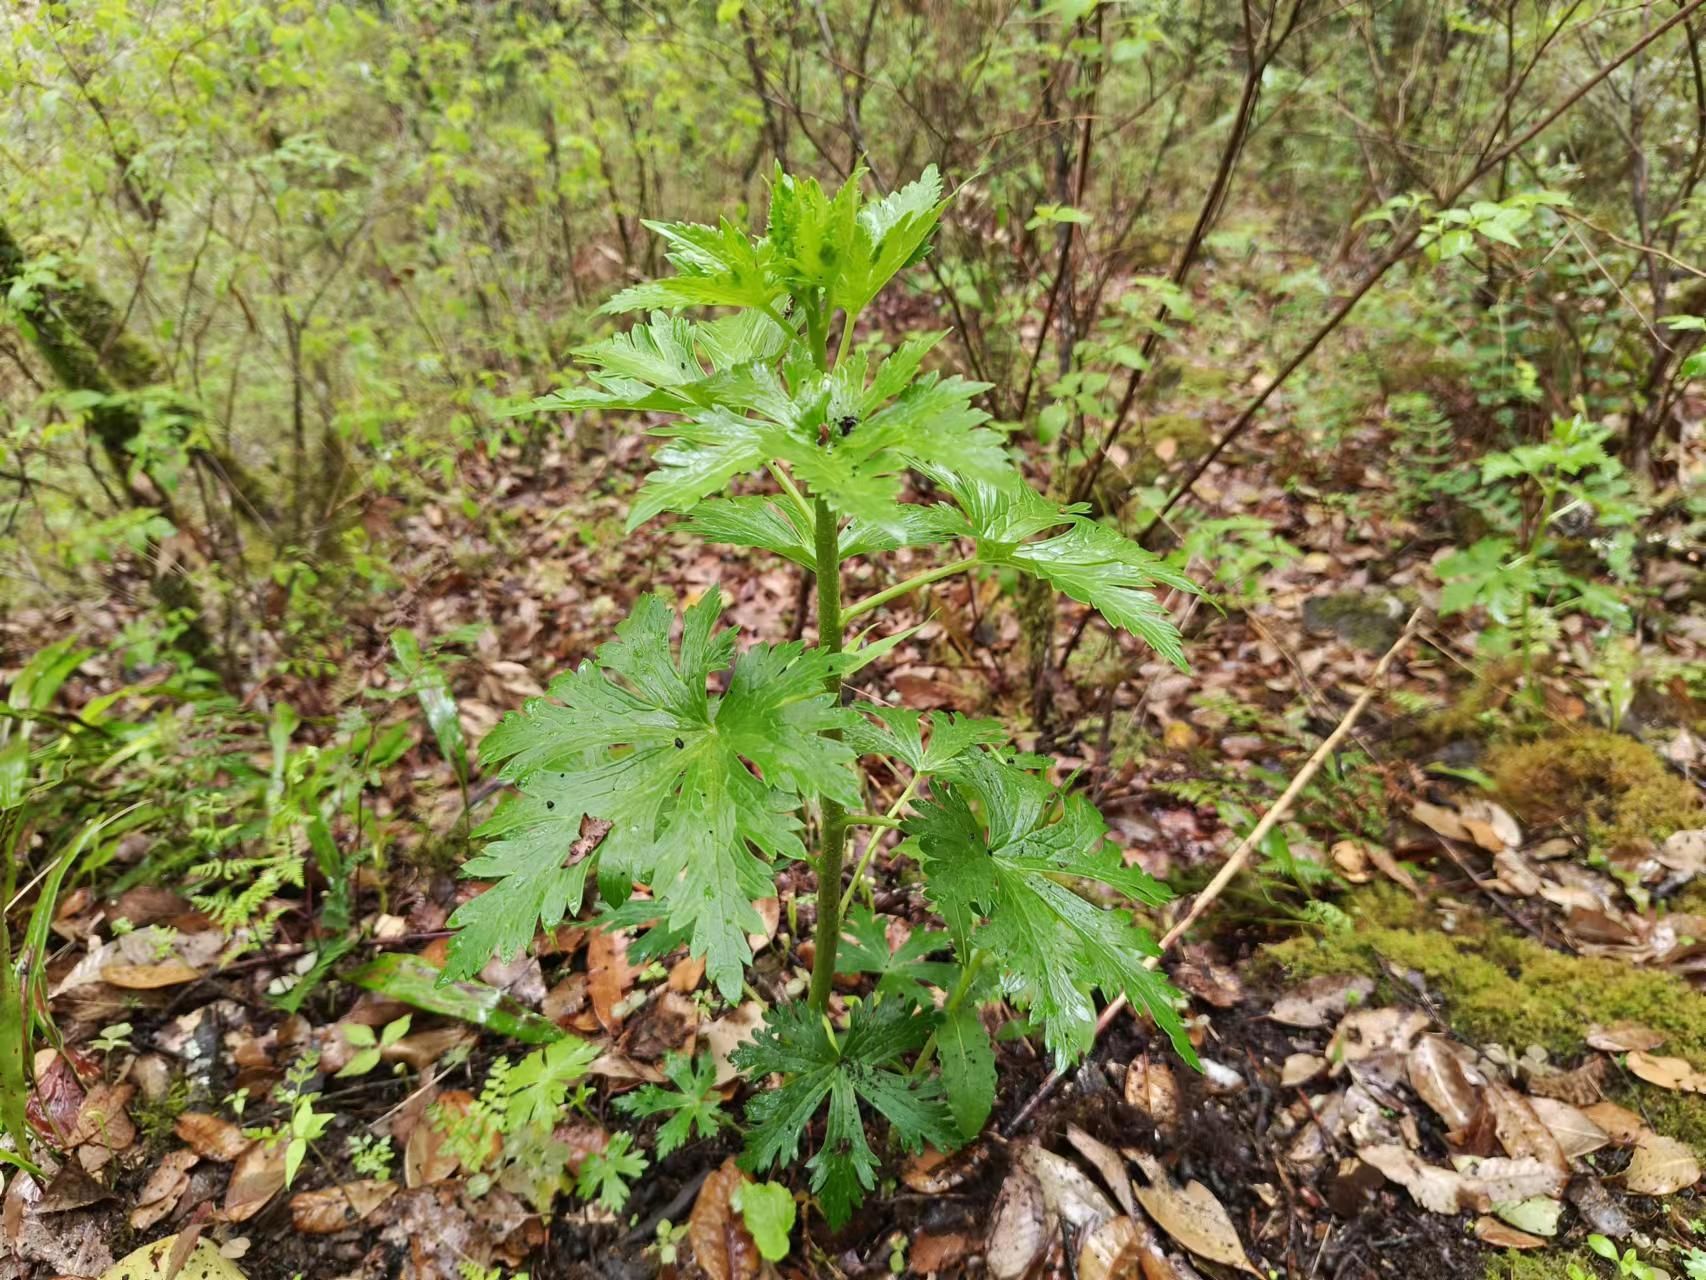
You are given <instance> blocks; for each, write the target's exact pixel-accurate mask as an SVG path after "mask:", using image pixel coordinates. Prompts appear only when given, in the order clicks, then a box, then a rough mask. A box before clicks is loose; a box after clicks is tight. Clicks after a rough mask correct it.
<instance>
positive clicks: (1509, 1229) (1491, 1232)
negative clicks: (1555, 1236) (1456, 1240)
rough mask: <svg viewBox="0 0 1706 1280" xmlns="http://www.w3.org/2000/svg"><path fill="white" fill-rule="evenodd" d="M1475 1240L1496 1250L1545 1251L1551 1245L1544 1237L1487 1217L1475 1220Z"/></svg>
mask: <svg viewBox="0 0 1706 1280" xmlns="http://www.w3.org/2000/svg"><path fill="white" fill-rule="evenodd" d="M1475 1238H1476V1239H1477V1240H1479V1241H1480V1242H1481V1243H1482V1244H1486V1245H1491V1246H1492V1247H1493V1248H1495V1249H1544V1248H1545V1247H1546V1246H1547V1244H1549V1243H1550V1241H1548V1240H1547V1239H1546V1238H1545V1237H1543V1236H1531V1235H1529V1234H1528V1232H1526V1231H1518V1230H1517V1229H1516V1228H1515V1227H1513V1226H1511V1225H1510V1224H1509V1223H1508V1222H1500V1221H1499V1220H1498V1219H1497V1218H1491V1217H1487V1216H1486V1215H1483V1216H1481V1217H1479V1218H1477V1219H1476V1220H1475Z"/></svg>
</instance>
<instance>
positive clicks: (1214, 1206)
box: [1134, 1154, 1261, 1276]
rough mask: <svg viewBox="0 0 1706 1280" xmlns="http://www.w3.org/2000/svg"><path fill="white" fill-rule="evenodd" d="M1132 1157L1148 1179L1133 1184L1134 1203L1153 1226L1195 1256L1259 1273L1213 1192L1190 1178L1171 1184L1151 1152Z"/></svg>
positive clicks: (1171, 1181)
mask: <svg viewBox="0 0 1706 1280" xmlns="http://www.w3.org/2000/svg"><path fill="white" fill-rule="evenodd" d="M1134 1158H1135V1159H1136V1161H1137V1164H1138V1167H1139V1168H1141V1169H1142V1170H1143V1176H1144V1177H1146V1178H1148V1179H1149V1185H1148V1186H1147V1187H1139V1188H1137V1199H1138V1203H1140V1204H1141V1205H1142V1206H1143V1209H1144V1212H1145V1213H1147V1214H1148V1215H1149V1216H1150V1217H1151V1218H1153V1219H1154V1220H1155V1225H1156V1226H1158V1227H1160V1228H1161V1229H1162V1230H1163V1231H1165V1232H1166V1233H1167V1234H1168V1235H1170V1236H1172V1237H1173V1239H1175V1240H1177V1241H1178V1242H1179V1243H1180V1244H1181V1245H1183V1246H1184V1247H1185V1248H1186V1249H1188V1250H1190V1252H1192V1253H1194V1254H1196V1255H1197V1257H1199V1258H1207V1259H1208V1260H1209V1261H1210V1262H1218V1263H1220V1264H1222V1265H1223V1266H1228V1267H1235V1268H1237V1269H1238V1270H1239V1271H1248V1272H1249V1273H1250V1274H1251V1275H1253V1276H1259V1275H1261V1272H1259V1271H1257V1270H1256V1268H1254V1267H1253V1266H1251V1265H1250V1260H1249V1258H1248V1257H1246V1256H1245V1253H1244V1242H1243V1241H1242V1240H1240V1239H1239V1238H1238V1229H1237V1228H1236V1227H1234V1226H1233V1225H1232V1218H1231V1216H1230V1215H1228V1214H1227V1212H1226V1209H1225V1207H1224V1206H1223V1205H1222V1204H1221V1203H1220V1201H1219V1200H1217V1199H1216V1198H1215V1195H1214V1192H1212V1191H1210V1190H1209V1189H1208V1188H1207V1187H1205V1186H1203V1184H1202V1183H1200V1182H1196V1181H1194V1180H1193V1181H1191V1182H1187V1183H1186V1184H1185V1185H1184V1186H1182V1187H1180V1186H1177V1185H1175V1184H1174V1182H1173V1180H1172V1179H1171V1178H1170V1177H1169V1176H1168V1175H1167V1171H1166V1170H1165V1169H1164V1168H1162V1166H1161V1162H1160V1161H1159V1160H1157V1159H1155V1157H1154V1156H1151V1155H1147V1154H1139V1155H1137V1156H1136V1157H1134Z"/></svg>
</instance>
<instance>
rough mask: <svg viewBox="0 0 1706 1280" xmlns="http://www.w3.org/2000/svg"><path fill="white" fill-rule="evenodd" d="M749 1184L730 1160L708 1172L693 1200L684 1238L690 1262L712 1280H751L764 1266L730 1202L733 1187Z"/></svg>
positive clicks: (742, 1222) (743, 1224) (756, 1246)
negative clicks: (690, 1249) (688, 1245)
mask: <svg viewBox="0 0 1706 1280" xmlns="http://www.w3.org/2000/svg"><path fill="white" fill-rule="evenodd" d="M747 1181H749V1179H748V1178H747V1176H746V1175H745V1174H744V1173H742V1172H741V1171H740V1167H739V1166H738V1165H736V1164H735V1162H734V1161H733V1160H732V1159H729V1160H725V1161H723V1163H722V1164H721V1165H719V1166H718V1167H717V1168H716V1169H713V1170H712V1171H711V1174H710V1176H709V1177H707V1178H706V1179H705V1182H704V1185H703V1186H701V1187H700V1188H699V1195H698V1197H697V1198H696V1199H695V1200H694V1201H693V1212H692V1213H691V1214H690V1215H689V1216H688V1219H687V1238H688V1240H689V1241H691V1242H692V1244H693V1260H694V1261H695V1262H697V1263H698V1264H699V1267H700V1269H701V1270H702V1271H704V1272H705V1274H706V1275H708V1276H709V1277H710V1278H711V1280H752V1277H754V1276H756V1275H757V1274H758V1271H759V1268H760V1267H761V1266H762V1265H763V1259H762V1258H761V1257H760V1256H759V1253H758V1245H757V1243H756V1242H754V1240H753V1238H752V1235H751V1233H750V1232H748V1231H747V1229H746V1222H745V1221H744V1220H743V1219H742V1218H741V1216H740V1214H739V1213H738V1212H737V1211H736V1210H735V1208H734V1206H733V1205H731V1204H730V1203H729V1197H730V1196H731V1195H733V1194H734V1191H735V1188H736V1187H738V1186H740V1185H741V1184H742V1183H744V1182H747Z"/></svg>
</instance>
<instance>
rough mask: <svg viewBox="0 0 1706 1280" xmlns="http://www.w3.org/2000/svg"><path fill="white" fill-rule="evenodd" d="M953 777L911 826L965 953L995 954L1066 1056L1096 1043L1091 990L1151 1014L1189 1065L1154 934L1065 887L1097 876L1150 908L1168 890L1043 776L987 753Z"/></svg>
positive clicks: (932, 892) (934, 898)
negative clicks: (1155, 960)
mask: <svg viewBox="0 0 1706 1280" xmlns="http://www.w3.org/2000/svg"><path fill="white" fill-rule="evenodd" d="M957 779H958V780H957V781H956V782H953V783H941V784H939V785H935V784H933V786H932V791H933V796H932V798H931V800H930V801H928V802H926V803H924V804H922V805H920V806H919V810H918V813H917V815H916V816H915V817H914V818H912V819H911V820H909V821H908V822H907V824H906V826H905V831H906V833H907V835H908V837H909V839H910V840H911V841H913V842H914V845H915V847H916V848H917V849H918V851H919V854H920V858H921V861H922V863H923V867H924V879H925V893H926V895H927V896H928V897H929V899H930V901H931V904H932V905H933V906H934V907H935V908H936V910H937V911H938V912H939V913H940V914H941V915H942V917H943V919H944V920H946V921H947V922H948V925H949V928H950V930H951V931H952V932H953V933H954V934H955V936H956V937H957V938H959V939H960V940H961V948H962V951H964V950H965V947H966V945H967V944H970V945H975V946H977V947H979V948H981V949H983V950H984V951H986V952H988V953H989V954H991V955H995V956H999V957H1000V959H1001V965H1002V986H1003V989H1004V990H1006V991H1007V993H1008V994H1009V996H1011V997H1012V998H1013V999H1015V1000H1016V1001H1018V1002H1019V1003H1020V1004H1022V1005H1024V1006H1026V1007H1028V1008H1029V1009H1030V1011H1031V1012H1032V1014H1033V1015H1034V1016H1035V1017H1036V1018H1037V1019H1038V1020H1040V1021H1041V1022H1042V1024H1043V1033H1044V1039H1045V1041H1046V1042H1047V1043H1048V1046H1049V1048H1050V1049H1051V1050H1052V1051H1053V1052H1054V1054H1055V1056H1056V1058H1057V1059H1059V1060H1061V1061H1066V1060H1070V1059H1072V1058H1075V1057H1077V1056H1078V1055H1080V1054H1082V1053H1084V1052H1085V1051H1086V1050H1087V1049H1088V1048H1089V1047H1090V1045H1091V1043H1092V1042H1093V1039H1094V1035H1095V1023H1096V1011H1095V1005H1094V1002H1093V1000H1092V998H1091V996H1092V993H1093V992H1094V991H1096V990H1100V991H1101V992H1102V993H1103V995H1104V996H1108V997H1112V996H1115V995H1125V996H1126V997H1128V998H1129V999H1130V1000H1131V1001H1132V1003H1133V1005H1134V1006H1136V1007H1137V1008H1139V1009H1142V1010H1144V1011H1145V1012H1147V1013H1149V1014H1150V1016H1151V1017H1153V1018H1154V1019H1155V1022H1156V1024H1157V1025H1158V1026H1159V1027H1160V1028H1161V1029H1162V1030H1163V1031H1164V1032H1165V1033H1166V1034H1167V1036H1168V1037H1169V1039H1171V1040H1172V1042H1173V1045H1174V1048H1175V1049H1177V1050H1178V1052H1179V1053H1180V1055H1181V1056H1183V1057H1184V1058H1185V1059H1186V1060H1187V1061H1190V1062H1193V1063H1194V1062H1195V1061H1196V1057H1195V1052H1194V1050H1193V1049H1192V1047H1191V1044H1190V1041H1189V1039H1188V1038H1187V1037H1186V1035H1185V1031H1184V1025H1183V1023H1182V1021H1181V1020H1180V1018H1179V1014H1178V1011H1177V1008H1176V1007H1175V1000H1176V995H1175V993H1174V992H1173V990H1172V988H1171V987H1170V986H1169V985H1168V984H1167V982H1166V980H1165V979H1164V978H1162V977H1161V976H1159V975H1158V974H1156V973H1154V972H1152V971H1151V970H1150V969H1148V968H1146V967H1145V966H1144V964H1143V959H1144V957H1146V956H1153V955H1155V954H1157V952H1156V947H1155V943H1154V941H1153V939H1151V937H1150V936H1149V934H1148V933H1147V932H1146V931H1145V930H1143V929H1142V928H1141V927H1139V926H1138V925H1137V923H1136V922H1135V921H1134V920H1133V919H1132V917H1131V915H1130V913H1129V912H1127V911H1125V910H1123V909H1121V908H1116V907H1102V906H1098V905H1097V904H1095V903H1092V902H1090V901H1088V900H1087V899H1085V898H1083V897H1081V896H1080V895H1079V894H1077V893H1075V892H1074V891H1073V890H1072V889H1071V888H1070V887H1069V886H1070V882H1071V881H1073V880H1087V881H1096V882H1099V883H1101V884H1104V885H1107V886H1109V887H1110V888H1113V889H1116V890H1118V891H1119V892H1121V893H1123V894H1125V895H1126V896H1127V897H1128V898H1132V899H1135V900H1138V901H1141V902H1146V903H1150V904H1159V903H1161V902H1165V901H1167V900H1168V899H1169V898H1170V897H1171V894H1170V893H1169V891H1168V890H1167V889H1166V887H1165V886H1164V885H1162V884H1160V883H1159V882H1158V881H1156V880H1154V879H1153V878H1152V877H1150V876H1148V875H1146V874H1144V873H1143V872H1142V871H1140V870H1138V869H1136V868H1134V867H1127V866H1126V865H1125V864H1124V862H1123V861H1122V860H1121V858H1120V856H1119V854H1118V852H1117V851H1116V850H1115V849H1113V848H1112V847H1111V846H1110V845H1108V844H1107V843H1106V842H1105V841H1104V839H1103V837H1104V835H1105V832H1106V827H1105V825H1104V824H1103V822H1102V819H1101V815H1100V814H1098V813H1096V811H1095V809H1094V808H1092V807H1091V806H1090V805H1089V804H1088V803H1087V802H1085V801H1084V800H1083V799H1081V798H1079V797H1075V796H1062V795H1061V794H1060V792H1059V791H1058V790H1057V789H1056V788H1055V787H1053V786H1051V785H1050V784H1049V783H1048V782H1047V781H1046V780H1045V779H1042V778H1038V777H1035V776H1033V775H1031V774H1028V773H1026V772H1025V771H1023V770H1021V769H1018V768H1016V767H1014V766H1013V765H1010V764H1007V763H1005V762H1003V761H1001V760H999V759H997V758H996V757H995V756H993V755H991V754H989V753H987V752H986V753H982V754H981V755H979V756H977V757H974V758H973V759H972V760H970V761H968V762H967V763H966V764H965V765H964V766H963V767H962V768H961V769H960V770H959V771H958V772H957ZM974 802H975V806H976V807H974Z"/></svg>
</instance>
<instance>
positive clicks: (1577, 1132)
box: [1528, 1098, 1611, 1160]
mask: <svg viewBox="0 0 1706 1280" xmlns="http://www.w3.org/2000/svg"><path fill="white" fill-rule="evenodd" d="M1528 1102H1529V1105H1530V1106H1531V1107H1533V1108H1534V1114H1535V1115H1536V1116H1538V1117H1539V1118H1540V1123H1541V1124H1543V1125H1545V1126H1546V1128H1547V1130H1548V1131H1549V1132H1550V1133H1551V1134H1552V1137H1553V1138H1554V1139H1555V1140H1556V1141H1557V1143H1558V1146H1559V1148H1560V1149H1561V1150H1562V1151H1563V1153H1564V1154H1565V1155H1566V1156H1568V1157H1569V1158H1570V1159H1571V1160H1579V1159H1581V1157H1583V1156H1586V1155H1591V1154H1593V1153H1594V1152H1595V1151H1598V1150H1599V1149H1600V1148H1601V1147H1603V1146H1605V1145H1606V1143H1608V1142H1610V1141H1611V1139H1610V1138H1609V1137H1608V1136H1607V1135H1606V1132H1605V1130H1604V1129H1602V1128H1600V1127H1599V1126H1598V1125H1597V1124H1595V1123H1594V1122H1593V1121H1592V1120H1591V1119H1589V1118H1588V1115H1587V1113H1586V1112H1585V1111H1582V1110H1581V1109H1580V1108H1578V1107H1572V1106H1571V1105H1570V1104H1569V1103H1567V1102H1559V1101H1558V1100H1557V1099H1556V1098H1530V1099H1529V1100H1528Z"/></svg>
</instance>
